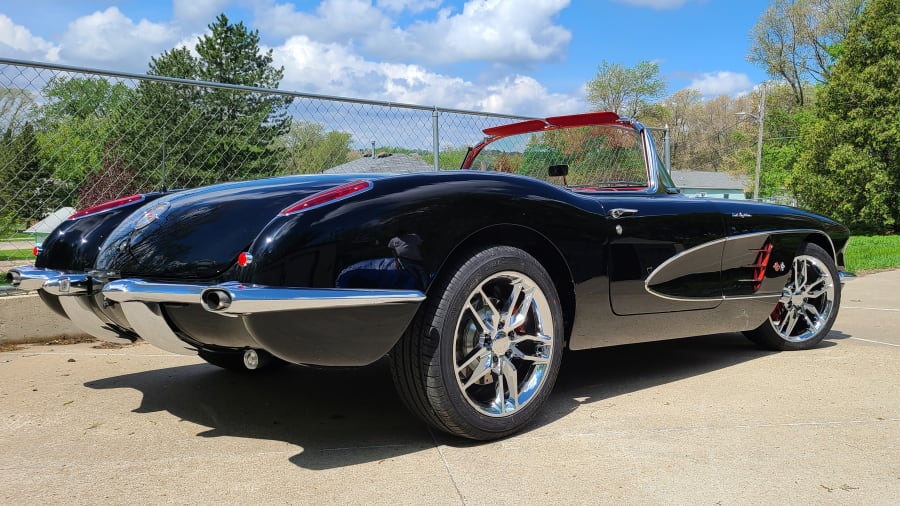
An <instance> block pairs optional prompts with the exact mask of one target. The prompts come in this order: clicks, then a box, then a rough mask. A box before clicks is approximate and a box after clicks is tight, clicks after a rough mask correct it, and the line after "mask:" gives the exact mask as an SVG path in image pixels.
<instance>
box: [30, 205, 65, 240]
mask: <svg viewBox="0 0 900 506" xmlns="http://www.w3.org/2000/svg"><path fill="white" fill-rule="evenodd" d="M73 214H75V208H73V207H62V208H59V209H57V210H56V211H53V212H52V213H50V214H49V215H47V217H46V218H44V219H43V220H41V221H39V222H37V223H35V224H34V225H32V226H30V227H28V228H27V229H25V233H26V234H49V233H50V232H53V229H55V228H56V227H57V226H58V225H59V224H60V223H62V222H64V221H66V218H68V217H69V216H72V215H73Z"/></svg>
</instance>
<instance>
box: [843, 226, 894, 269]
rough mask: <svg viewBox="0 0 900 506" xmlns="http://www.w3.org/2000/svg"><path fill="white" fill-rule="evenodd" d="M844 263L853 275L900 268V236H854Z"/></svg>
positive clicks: (846, 252)
mask: <svg viewBox="0 0 900 506" xmlns="http://www.w3.org/2000/svg"><path fill="white" fill-rule="evenodd" d="M844 261H845V262H846V264H847V266H846V267H847V270H848V271H850V272H853V273H858V272H860V271H874V270H881V269H895V268H897V267H900V235H878V236H854V237H852V238H851V239H850V244H849V245H848V246H847V250H846V251H845V252H844Z"/></svg>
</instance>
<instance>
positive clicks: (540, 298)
mask: <svg viewBox="0 0 900 506" xmlns="http://www.w3.org/2000/svg"><path fill="white" fill-rule="evenodd" d="M552 334H553V316H552V313H551V310H550V305H549V303H548V302H547V298H546V296H545V295H544V293H543V292H542V291H541V289H540V288H539V286H538V284H537V283H536V282H535V281H534V280H532V279H531V278H530V277H528V276H526V275H525V274H522V273H520V272H514V271H503V272H498V273H496V274H493V275H491V276H490V277H488V278H487V279H485V280H484V281H482V282H481V283H480V284H479V285H478V286H477V287H476V288H475V289H474V290H472V292H471V293H470V294H469V296H468V297H467V298H466V302H465V305H464V307H463V309H462V311H461V313H460V316H459V319H458V321H457V324H456V331H455V333H454V337H453V339H454V342H453V364H454V366H455V369H454V376H455V377H456V382H457V385H458V386H459V388H460V391H461V392H462V394H463V397H464V398H465V400H466V401H467V402H468V403H469V405H471V406H472V407H473V408H475V409H476V410H477V411H478V412H480V413H482V414H484V415H488V416H492V417H504V416H509V415H512V414H514V413H516V412H518V411H519V410H520V409H522V408H524V407H525V406H527V405H528V403H529V402H530V401H532V400H533V399H534V398H535V396H536V394H537V393H538V392H540V390H541V389H542V388H543V387H544V384H545V383H546V382H547V381H546V378H547V372H548V370H549V367H550V363H551V359H552V358H553V354H554V353H558V351H557V350H556V349H555V347H554V346H553V342H554V340H553V335H552Z"/></svg>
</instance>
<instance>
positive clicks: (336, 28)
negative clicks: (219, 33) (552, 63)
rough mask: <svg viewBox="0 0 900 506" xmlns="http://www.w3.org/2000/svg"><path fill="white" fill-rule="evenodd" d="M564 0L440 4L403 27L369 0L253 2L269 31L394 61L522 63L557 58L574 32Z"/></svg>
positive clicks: (397, 2) (396, 2) (395, 2)
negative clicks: (564, 15)
mask: <svg viewBox="0 0 900 506" xmlns="http://www.w3.org/2000/svg"><path fill="white" fill-rule="evenodd" d="M425 3H426V2H409V1H404V0H392V1H390V2H387V3H386V2H379V3H378V4H377V5H378V6H384V7H385V8H388V7H387V4H390V5H391V6H392V8H394V7H399V6H401V5H403V6H406V7H407V8H410V7H411V6H413V5H415V6H417V7H421V6H423V5H425ZM568 5H569V0H468V1H467V2H466V3H465V4H464V5H463V8H462V10H461V11H460V12H454V11H453V10H452V9H450V8H445V9H441V10H440V11H438V12H437V14H436V17H435V18H434V19H433V20H427V21H425V20H419V21H416V22H415V23H413V24H412V25H410V26H408V27H400V26H396V25H395V23H394V20H393V19H391V18H390V17H389V16H387V15H386V14H385V12H384V11H382V10H381V9H379V8H378V7H376V6H375V5H373V4H372V2H371V1H368V0H324V1H323V2H322V3H321V4H320V5H319V7H318V8H317V9H316V12H315V14H308V13H305V12H298V11H297V10H296V9H295V6H294V4H291V3H284V4H273V3H271V2H261V3H258V4H257V9H256V16H257V22H258V23H259V25H260V26H261V27H262V28H264V30H265V31H266V32H271V33H277V34H279V35H282V36H285V37H290V36H293V35H305V36H308V37H310V38H311V39H313V40H317V41H322V42H340V43H345V42H347V41H348V40H350V41H351V42H352V43H353V44H354V46H356V47H359V48H360V49H361V50H362V51H365V53H366V54H368V55H370V56H372V57H375V58H379V59H387V60H391V61H403V62H408V61H415V62H422V63H432V64H448V63H458V62H467V61H490V62H494V63H511V64H527V63H531V62H537V61H548V60H561V59H562V58H563V57H564V54H565V51H566V49H567V47H568V45H569V42H570V41H571V39H572V33H571V32H570V31H569V30H567V29H565V28H563V27H562V26H561V25H558V24H555V23H554V18H555V17H556V16H557V15H558V14H559V13H560V12H561V11H562V10H563V9H565V8H566V7H568Z"/></svg>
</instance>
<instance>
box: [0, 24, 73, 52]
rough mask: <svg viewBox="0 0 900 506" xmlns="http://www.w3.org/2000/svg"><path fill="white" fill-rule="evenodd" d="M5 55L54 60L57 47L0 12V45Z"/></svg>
mask: <svg viewBox="0 0 900 506" xmlns="http://www.w3.org/2000/svg"><path fill="white" fill-rule="evenodd" d="M4 46H5V48H6V50H4V51H3V53H5V55H6V56H9V57H15V58H22V59H26V60H41V61H49V62H55V61H57V60H58V59H59V48H58V47H57V46H55V45H53V44H52V43H50V42H48V41H46V40H44V39H43V38H41V37H38V36H36V35H33V34H32V33H31V31H30V30H29V29H28V28H25V27H24V26H22V25H17V24H15V23H14V22H13V20H12V19H10V18H8V17H7V16H5V15H3V14H0V47H4Z"/></svg>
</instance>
